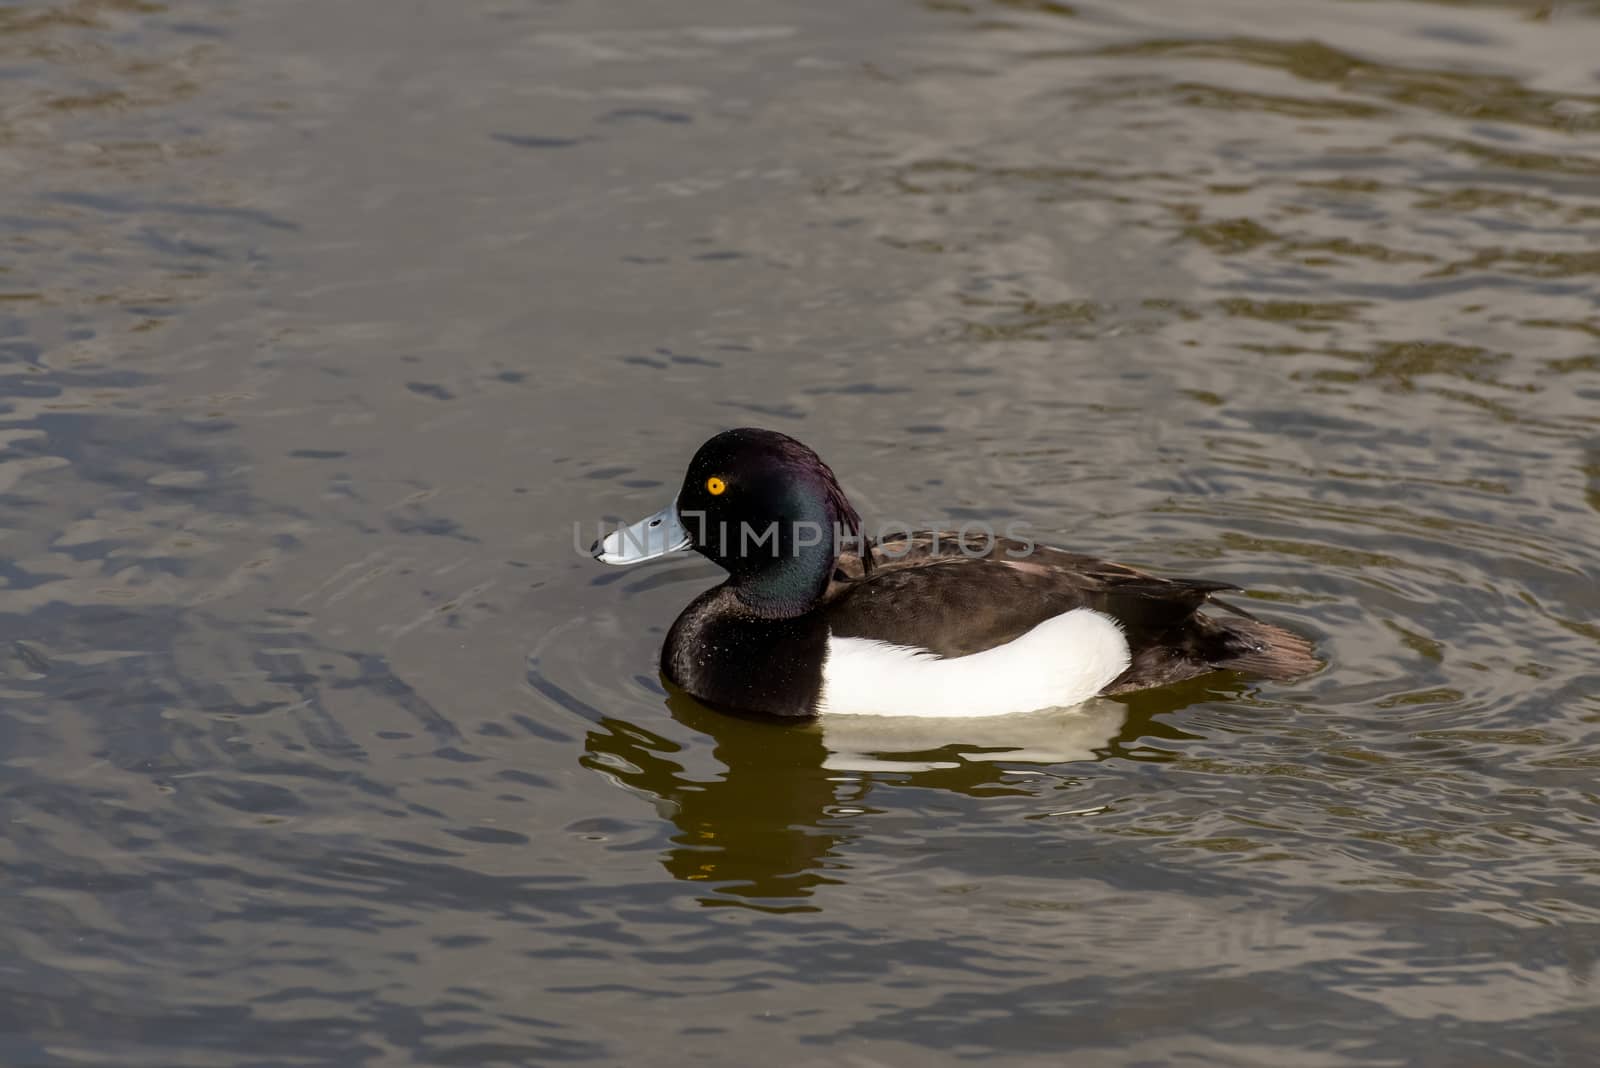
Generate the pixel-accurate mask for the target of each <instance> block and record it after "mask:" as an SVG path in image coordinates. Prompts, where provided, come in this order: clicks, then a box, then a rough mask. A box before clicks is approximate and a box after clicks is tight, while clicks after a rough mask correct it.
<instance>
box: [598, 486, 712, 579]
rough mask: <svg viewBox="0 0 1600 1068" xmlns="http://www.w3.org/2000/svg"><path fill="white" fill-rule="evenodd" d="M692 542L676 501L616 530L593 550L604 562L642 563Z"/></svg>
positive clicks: (673, 551)
mask: <svg viewBox="0 0 1600 1068" xmlns="http://www.w3.org/2000/svg"><path fill="white" fill-rule="evenodd" d="M692 543H693V539H691V538H690V537H689V532H688V531H687V530H685V529H684V528H683V522H682V520H680V519H679V518H678V502H677V501H676V500H674V501H673V502H672V503H671V504H669V505H667V506H666V507H665V508H663V509H661V511H659V512H657V513H656V514H655V515H652V516H648V517H646V518H644V519H641V520H639V521H638V522H637V523H635V524H633V525H632V526H628V527H618V528H617V529H616V530H613V531H612V532H611V533H610V534H607V535H606V536H605V537H603V538H601V539H600V540H599V541H597V542H595V543H594V546H593V547H592V548H591V550H590V551H591V552H593V553H594V558H595V559H596V560H598V561H600V562H601V563H602V564H618V565H621V564H638V563H642V562H644V561H645V560H654V559H655V558H656V557H658V556H666V555H667V554H668V553H675V552H677V551H678V550H680V549H687V548H688V547H689V546H690V545H691V544H692Z"/></svg>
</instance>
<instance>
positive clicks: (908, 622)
mask: <svg viewBox="0 0 1600 1068" xmlns="http://www.w3.org/2000/svg"><path fill="white" fill-rule="evenodd" d="M872 559H873V567H872V570H871V572H870V573H868V572H866V571H865V569H864V568H863V566H862V560H861V558H860V556H859V555H858V554H846V555H844V556H842V557H841V558H840V560H839V563H838V567H837V570H836V572H835V576H834V581H833V583H832V584H831V585H830V587H829V589H828V592H827V594H826V596H825V600H824V606H825V607H824V611H825V612H826V614H827V620H828V625H829V627H830V628H831V630H832V632H833V633H834V634H835V635H836V636H838V637H841V638H875V639H877V640H879V641H886V642H892V643H894V644H896V645H909V646H915V647H917V648H922V649H928V650H930V651H932V652H935V653H938V654H939V655H940V656H947V657H949V656H966V655H968V654H969V653H975V652H981V651H982V650H984V649H989V648H992V647H994V646H996V645H999V644H1001V643H1003V642H1008V641H1010V640H1012V639H1013V638H1016V637H1018V636H1019V635H1021V634H1023V633H1024V632H1026V631H1028V630H1030V629H1031V628H1033V627H1035V626H1037V625H1038V624H1040V623H1042V622H1044V621H1045V620H1046V619H1049V618H1050V617H1051V616H1056V615H1060V614H1061V613H1062V612H1067V611H1070V610H1071V609H1074V608H1084V607H1087V608H1093V609H1095V610H1097V611H1101V612H1104V613H1106V614H1107V615H1110V616H1112V617H1113V618H1115V619H1116V620H1118V622H1120V623H1121V624H1122V625H1123V628H1124V630H1125V631H1126V632H1127V634H1128V639H1129V644H1130V645H1132V646H1133V647H1134V648H1135V649H1138V648H1140V647H1142V646H1144V645H1147V644H1149V643H1150V642H1152V641H1155V640H1157V639H1158V636H1159V635H1161V634H1165V633H1168V632H1170V631H1171V630H1172V629H1173V628H1175V627H1182V626H1183V625H1184V624H1185V623H1186V622H1188V621H1189V620H1191V619H1192V618H1193V617H1194V614H1195V610H1196V609H1198V608H1199V607H1200V606H1201V605H1202V604H1204V603H1205V601H1206V598H1207V597H1208V596H1209V595H1210V594H1211V593H1212V592H1213V591H1215V590H1222V589H1232V588H1233V587H1231V586H1229V585H1228V584H1226V583H1220V582H1203V581H1196V580H1189V579H1164V578H1159V577H1157V576H1155V575H1150V574H1146V573H1145V572H1143V571H1138V570H1135V569H1134V568H1131V567H1125V566H1123V565H1122V564H1116V563H1112V562H1110V561H1107V560H1098V559H1096V558H1094V557H1090V556H1083V555H1080V554H1078V553H1069V552H1067V551H1065V550H1062V549H1054V548H1051V547H1049V546H1029V545H1028V544H1027V543H1025V542H1020V541H1014V540H1011V539H1005V538H996V539H989V538H986V537H982V536H978V535H968V536H967V537H966V538H965V539H963V538H962V536H961V535H959V534H957V533H954V532H948V531H923V532H918V533H914V534H909V535H902V536H900V537H896V538H889V539H884V540H881V541H879V542H876V543H874V545H873V547H872Z"/></svg>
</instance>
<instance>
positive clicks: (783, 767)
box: [584, 689, 1126, 911]
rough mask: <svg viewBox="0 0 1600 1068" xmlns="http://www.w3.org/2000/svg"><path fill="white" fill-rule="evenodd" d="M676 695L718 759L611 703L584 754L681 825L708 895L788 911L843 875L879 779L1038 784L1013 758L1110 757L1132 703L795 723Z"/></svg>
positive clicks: (687, 873) (686, 859)
mask: <svg viewBox="0 0 1600 1068" xmlns="http://www.w3.org/2000/svg"><path fill="white" fill-rule="evenodd" d="M666 706H667V710H668V711H669V713H670V714H671V716H672V718H673V719H674V720H676V721H677V722H678V723H680V724H682V725H683V726H685V727H688V728H690V729H691V730H693V731H695V732H697V733H699V734H702V735H705V736H707V737H709V738H710V739H711V741H712V750H711V754H710V755H711V758H712V761H713V762H714V766H712V767H710V768H708V769H706V770H703V771H699V772H691V771H689V770H687V769H686V768H685V766H684V763H688V762H690V761H691V760H692V758H693V757H694V754H693V753H691V752H687V751H685V749H684V747H682V746H680V745H679V744H678V743H677V742H674V741H672V740H670V739H667V738H663V737H661V736H659V735H657V734H654V733H653V732H650V731H648V730H643V729H641V728H640V727H639V726H637V725H636V724H632V723H628V722H626V721H623V720H619V719H615V718H610V717H608V718H606V719H604V720H602V721H601V723H600V725H599V727H598V728H597V729H595V730H592V731H590V732H589V735H588V739H587V743H586V746H585V748H586V751H587V752H586V756H585V760H584V763H585V764H586V765H587V766H589V767H593V768H595V769H597V770H603V771H605V772H606V773H607V774H609V775H611V776H614V777H615V778H617V779H618V780H620V781H621V782H624V783H626V784H627V785H629V786H631V787H633V788H635V789H638V790H641V791H644V792H645V793H648V794H650V795H651V796H653V797H655V798H656V799H657V800H658V803H659V804H660V806H661V808H662V810H663V814H665V815H666V816H668V817H669V818H670V819H671V820H672V822H673V824H674V825H675V826H676V827H677V833H676V834H675V835H674V836H673V839H672V841H673V845H672V848H670V849H669V850H667V852H666V853H665V854H664V855H663V857H662V864H663V866H664V867H665V868H666V869H667V871H668V872H670V873H671V874H672V875H673V876H674V877H675V878H678V879H683V880H687V881H692V882H704V883H707V884H709V886H714V887H715V890H716V893H717V895H718V896H717V897H710V898H703V899H702V901H703V903H706V904H729V903H730V899H734V900H739V901H741V902H742V903H744V904H748V905H750V906H752V907H757V908H763V909H766V910H780V911H787V910H793V909H797V908H798V909H806V908H809V907H810V906H807V905H805V904H803V903H802V901H801V900H799V899H804V898H807V897H810V896H811V895H812V893H813V892H814V890H815V888H816V887H818V886H822V885H826V884H829V883H835V882H840V881H842V880H843V878H844V875H843V873H844V872H845V870H846V869H847V865H846V864H845V863H844V861H843V860H842V859H840V857H839V846H840V845H841V844H842V843H845V842H848V841H849V840H850V839H852V838H854V837H856V836H858V835H860V834H861V833H863V831H864V830H865V827H864V825H863V824H862V823H861V821H860V817H861V816H862V815H864V814H867V813H870V812H871V807H870V806H869V804H868V796H869V794H870V793H871V791H872V789H873V786H874V784H875V783H879V782H887V781H893V782H895V783H897V784H900V783H914V784H915V785H917V786H919V787H925V788H934V789H947V790H954V791H957V792H960V793H964V794H968V795H972V796H980V795H983V796H992V795H994V794H997V793H1012V794H1023V793H1027V792H1029V791H1028V789H1027V788H1025V787H1024V786H1022V785H1014V784H1012V783H1010V782H1009V781H1008V780H1010V779H1013V778H1014V776H1013V775H1011V774H1010V771H1009V769H1010V766H1012V765H1015V764H1017V763H1030V764H1061V763H1069V762H1076V761H1090V760H1095V759H1098V758H1099V757H1101V756H1103V755H1104V754H1106V753H1107V752H1108V751H1109V750H1110V747H1111V746H1112V744H1113V742H1114V741H1116V740H1117V738H1118V736H1119V734H1120V733H1121V732H1122V729H1123V726H1124V721H1125V711H1126V710H1125V707H1124V706H1123V705H1122V704H1121V703H1118V702H1115V701H1104V700H1102V701H1092V702H1089V703H1088V704H1085V705H1080V706H1078V707H1076V708H1072V709H1063V710H1048V711H1044V712H1037V713H1031V714H1028V715H1020V716H1006V717H1000V718H990V719H983V720H963V719H933V720H930V719H889V718H881V717H866V716H859V717H852V716H844V717H835V718H832V719H828V720H825V721H823V722H819V723H804V724H792V723H778V722H773V721H770V720H751V719H743V718H739V717H736V716H729V715H726V714H723V713H720V712H715V711H712V710H711V709H708V708H706V707H705V706H703V705H701V704H699V703H698V702H696V701H695V700H694V699H693V698H691V697H689V696H687V695H686V694H683V693H681V692H677V691H673V690H670V689H669V692H668V694H667V697H666ZM680 754H681V757H680ZM680 759H681V760H683V762H684V763H680ZM709 886H708V888H709Z"/></svg>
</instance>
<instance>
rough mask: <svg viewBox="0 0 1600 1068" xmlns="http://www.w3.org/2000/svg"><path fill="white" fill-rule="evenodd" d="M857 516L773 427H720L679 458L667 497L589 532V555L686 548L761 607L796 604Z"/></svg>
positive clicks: (784, 609)
mask: <svg viewBox="0 0 1600 1068" xmlns="http://www.w3.org/2000/svg"><path fill="white" fill-rule="evenodd" d="M860 531H861V517H860V516H859V515H858V514H857V513H856V510H855V509H854V508H853V507H851V505H850V501H849V500H848V499H847V498H846V497H845V495H844V490H842V489H840V488H839V481H838V479H836V478H835V477H834V474H833V471H832V470H830V469H829V467H828V465H827V464H825V463H823V462H822V459H821V458H820V457H819V456H818V455H817V454H816V453H815V452H813V451H811V449H810V448H809V447H807V446H806V445H804V444H802V443H800V442H798V441H796V440H795V439H794V438H791V437H789V436H788V435H787V434H780V433H778V432H777V431H775V430H761V429H757V428H754V427H743V428H740V429H737V430H725V431H723V432H722V433H720V434H718V435H717V436H716V437H714V438H712V439H711V440H710V441H707V442H706V443H705V444H704V445H702V446H700V449H699V451H698V452H696V453H695V454H694V459H692V460H690V461H689V470H688V471H687V472H686V473H685V474H684V476H683V485H682V487H680V488H679V490H678V495H677V497H676V498H675V499H674V500H673V502H672V503H671V504H669V505H667V506H666V507H665V508H663V509H662V510H661V511H659V512H657V513H656V514H655V515H652V516H649V517H647V518H645V519H643V520H640V521H639V522H637V523H635V524H633V525H632V526H630V527H624V528H621V529H619V530H616V531H613V532H612V533H611V534H609V535H607V536H606V537H604V538H602V539H601V540H599V541H597V542H595V544H594V547H593V552H594V556H595V559H597V560H599V561H601V562H602V563H606V564H634V563H639V562H640V561H643V560H653V559H655V558H656V557H658V556H665V555H666V554H668V553H672V552H677V551H678V550H681V549H693V550H694V551H696V552H698V553H699V554H700V555H702V556H704V557H706V558H707V559H709V560H711V561H712V562H713V563H715V564H716V565H717V566H719V567H721V568H722V569H723V570H725V571H727V572H728V574H729V576H730V579H729V582H730V585H731V586H732V588H733V592H734V595H735V596H737V597H738V598H739V600H740V601H741V602H743V603H744V604H745V605H746V606H747V607H749V608H751V609H753V610H755V611H757V612H759V613H761V614H762V615H774V616H783V615H793V614H798V613H799V612H803V611H805V610H806V609H807V608H809V607H810V606H811V605H812V604H814V603H815V602H816V600H817V599H818V598H820V597H821V596H822V592H823V590H825V589H826V588H827V586H828V580H829V579H830V578H831V576H832V574H833V568H834V564H835V562H836V561H837V559H838V556H839V552H840V550H841V548H843V547H844V546H845V545H847V544H848V543H850V542H852V541H855V540H856V539H858V538H859V537H860Z"/></svg>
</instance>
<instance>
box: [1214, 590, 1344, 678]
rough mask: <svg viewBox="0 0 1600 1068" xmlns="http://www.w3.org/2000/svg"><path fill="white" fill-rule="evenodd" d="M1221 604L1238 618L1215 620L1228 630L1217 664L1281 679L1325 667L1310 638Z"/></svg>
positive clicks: (1230, 668) (1264, 676)
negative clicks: (1223, 649) (1224, 647)
mask: <svg viewBox="0 0 1600 1068" xmlns="http://www.w3.org/2000/svg"><path fill="white" fill-rule="evenodd" d="M1218 607H1222V608H1229V609H1230V610H1233V611H1235V612H1236V613H1237V615H1238V617H1239V618H1235V619H1230V620H1228V621H1226V622H1222V621H1220V620H1217V621H1215V622H1217V623H1218V625H1219V626H1221V627H1222V629H1223V631H1224V632H1225V633H1226V634H1227V645H1226V651H1225V652H1224V654H1223V655H1222V656H1221V657H1219V658H1218V659H1217V660H1216V661H1215V666H1216V667H1219V668H1226V669H1228V670H1229V671H1243V672H1246V673H1248V674H1251V675H1258V676H1260V677H1261V678H1264V679H1274V680H1278V681H1282V680H1284V679H1297V678H1299V677H1300V676H1302V675H1309V674H1311V673H1312V672H1313V671H1316V670H1317V669H1318V668H1320V667H1322V661H1321V660H1319V659H1317V655H1316V653H1315V652H1314V651H1313V649H1312V646H1311V641H1310V639H1308V638H1302V637H1301V636H1300V635H1298V634H1296V633H1294V632H1293V631H1289V630H1285V629H1284V628H1282V627H1279V626H1276V625H1274V624H1272V623H1263V622H1262V621H1261V620H1259V619H1256V618H1255V617H1254V616H1251V615H1249V614H1248V613H1245V612H1243V611H1242V610H1237V609H1232V606H1224V605H1218Z"/></svg>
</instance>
